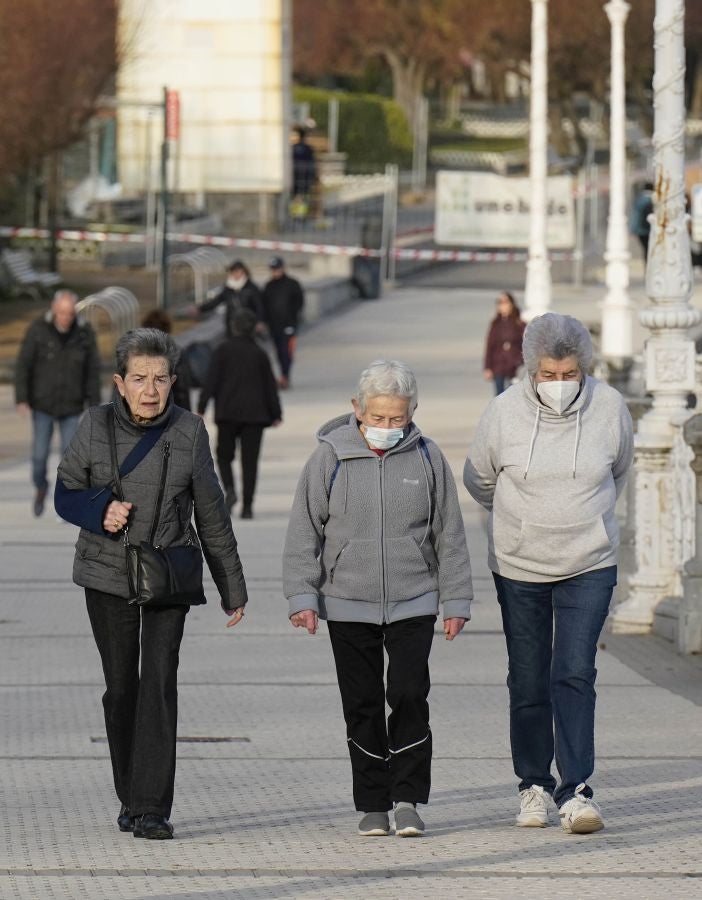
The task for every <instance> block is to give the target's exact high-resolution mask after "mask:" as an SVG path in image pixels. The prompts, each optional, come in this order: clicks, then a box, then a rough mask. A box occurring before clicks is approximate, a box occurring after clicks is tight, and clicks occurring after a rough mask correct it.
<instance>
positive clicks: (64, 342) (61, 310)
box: [15, 290, 100, 516]
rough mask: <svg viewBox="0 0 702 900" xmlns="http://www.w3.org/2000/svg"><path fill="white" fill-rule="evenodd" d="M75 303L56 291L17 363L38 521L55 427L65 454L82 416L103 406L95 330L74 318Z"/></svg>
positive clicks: (31, 328) (18, 395)
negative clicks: (29, 422)
mask: <svg viewBox="0 0 702 900" xmlns="http://www.w3.org/2000/svg"><path fill="white" fill-rule="evenodd" d="M77 301H78V297H77V296H76V295H75V294H74V293H73V292H72V291H66V290H61V291H58V292H57V293H56V294H55V296H54V299H53V301H52V303H51V308H50V310H49V311H48V312H47V313H46V315H44V316H42V317H41V318H39V319H37V320H36V321H34V322H33V323H32V324H31V325H30V326H29V328H28V329H27V333H26V335H25V337H24V340H23V342H22V346H21V348H20V352H19V356H18V357H17V368H16V376H15V397H16V403H17V411H18V412H19V413H21V414H22V415H26V414H27V413H28V412H29V411H30V410H31V411H32V426H33V438H32V480H33V482H34V487H35V488H36V493H35V496H34V515H35V516H40V515H41V514H42V513H43V512H44V503H45V501H46V492H47V489H48V481H47V477H46V466H47V461H48V458H49V451H50V449H51V438H52V436H53V432H54V424H55V423H56V422H57V423H58V426H59V430H60V433H61V452H62V453H65V452H66V448H67V447H68V444H69V443H70V440H71V438H72V437H73V435H74V434H75V431H76V428H77V427H78V420H79V418H80V416H81V413H82V412H83V410H84V409H85V408H86V407H88V406H95V405H96V404H98V403H99V402H100V355H99V353H98V349H97V343H96V341H95V334H94V332H93V329H92V328H91V327H90V325H88V323H87V322H82V321H81V320H79V319H78V318H77V316H76V303H77Z"/></svg>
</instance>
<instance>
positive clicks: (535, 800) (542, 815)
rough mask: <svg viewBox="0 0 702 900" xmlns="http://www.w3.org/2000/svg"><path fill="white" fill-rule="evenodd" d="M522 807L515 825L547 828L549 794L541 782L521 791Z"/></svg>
mask: <svg viewBox="0 0 702 900" xmlns="http://www.w3.org/2000/svg"><path fill="white" fill-rule="evenodd" d="M519 796H520V797H521V807H520V810H519V815H518V816H517V820H516V822H515V825H519V826H520V828H545V827H546V826H547V825H548V797H549V795H548V794H547V793H546V791H545V790H544V789H543V788H542V787H541V785H540V784H532V786H531V787H530V788H525V789H524V790H523V791H520V792H519Z"/></svg>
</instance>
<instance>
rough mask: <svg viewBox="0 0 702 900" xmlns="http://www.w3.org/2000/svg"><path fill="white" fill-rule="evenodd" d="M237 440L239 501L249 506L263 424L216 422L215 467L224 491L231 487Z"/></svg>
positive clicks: (255, 476) (254, 484) (256, 475)
mask: <svg viewBox="0 0 702 900" xmlns="http://www.w3.org/2000/svg"><path fill="white" fill-rule="evenodd" d="M237 441H239V451H240V453H241V481H242V484H241V492H242V500H243V502H244V506H251V505H252V504H253V498H254V493H255V491H256V479H257V477H258V457H259V454H260V452H261V443H262V441H263V425H247V424H245V423H242V422H218V423H217V468H218V469H219V477H220V478H221V479H222V485H223V486H224V490H225V491H227V490H230V489H231V488H233V487H234V472H233V470H232V462H233V461H234V456H235V454H236V442H237Z"/></svg>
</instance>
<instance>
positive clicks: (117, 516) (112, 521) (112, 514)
mask: <svg viewBox="0 0 702 900" xmlns="http://www.w3.org/2000/svg"><path fill="white" fill-rule="evenodd" d="M132 506H134V504H133V503H127V502H124V503H123V502H122V501H121V500H113V501H112V503H110V504H109V505H108V507H107V509H106V510H105V517H104V519H103V520H102V527H103V528H104V529H105V531H109V532H110V534H118V533H119V532H120V531H121V530H122V529H123V528H124V526H125V525H126V524H127V522H128V521H129V513H130V511H131V508H132Z"/></svg>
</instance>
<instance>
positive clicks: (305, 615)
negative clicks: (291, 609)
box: [290, 609, 319, 634]
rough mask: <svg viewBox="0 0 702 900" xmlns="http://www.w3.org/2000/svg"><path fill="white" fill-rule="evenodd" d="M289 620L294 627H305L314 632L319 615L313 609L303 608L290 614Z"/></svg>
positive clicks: (311, 632)
mask: <svg viewBox="0 0 702 900" xmlns="http://www.w3.org/2000/svg"><path fill="white" fill-rule="evenodd" d="M290 622H291V623H292V624H293V625H294V626H295V628H306V629H307V630H308V632H309V633H310V634H316V632H317V623H318V622H319V616H318V615H317V613H316V612H315V611H314V610H313V609H303V610H301V611H300V612H296V613H293V615H292V616H290Z"/></svg>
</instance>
